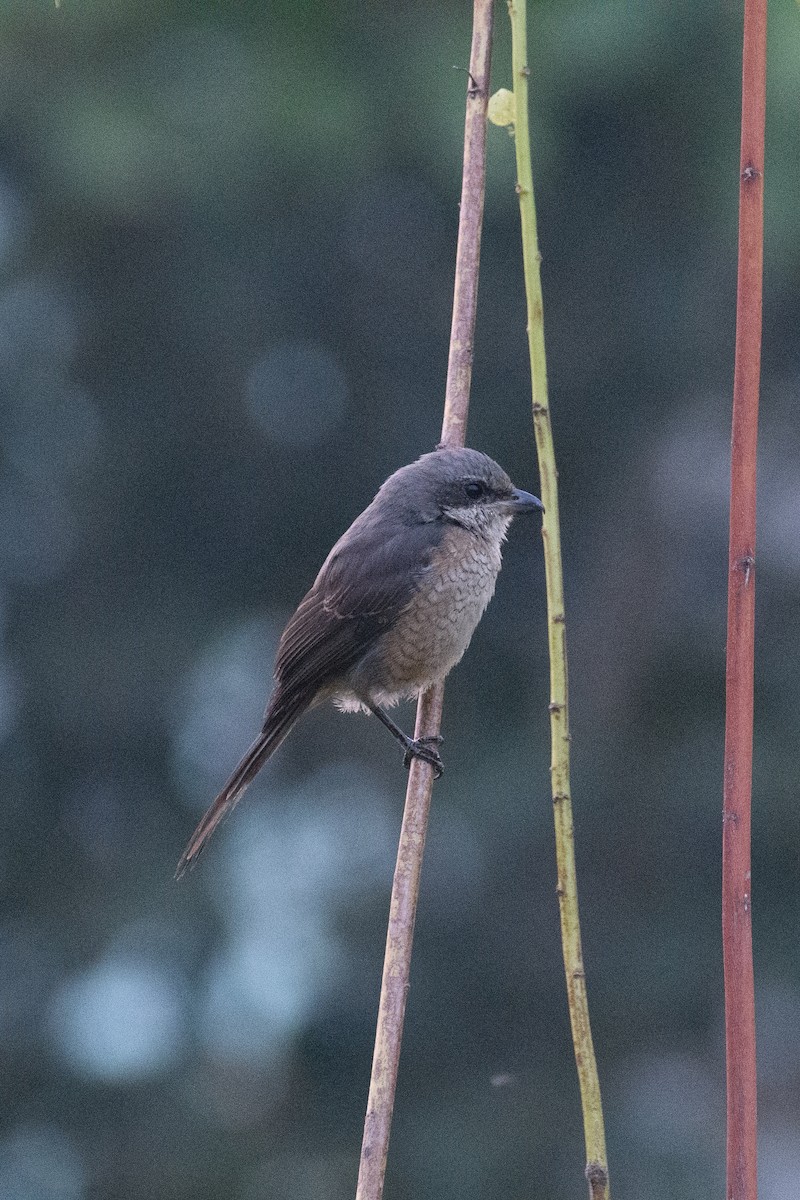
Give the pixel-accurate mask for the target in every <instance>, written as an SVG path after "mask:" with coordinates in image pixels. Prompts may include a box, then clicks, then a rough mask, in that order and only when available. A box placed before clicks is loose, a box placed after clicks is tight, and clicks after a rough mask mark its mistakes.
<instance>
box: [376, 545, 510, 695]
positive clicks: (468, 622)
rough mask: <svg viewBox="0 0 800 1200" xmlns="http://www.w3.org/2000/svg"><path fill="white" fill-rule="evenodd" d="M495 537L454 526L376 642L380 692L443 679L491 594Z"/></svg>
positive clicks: (402, 691)
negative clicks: (477, 534)
mask: <svg viewBox="0 0 800 1200" xmlns="http://www.w3.org/2000/svg"><path fill="white" fill-rule="evenodd" d="M500 565H501V558H500V543H499V541H498V542H497V543H496V544H495V543H494V542H491V541H488V540H487V539H484V538H479V537H475V535H474V534H472V533H469V532H467V531H466V530H462V529H459V528H458V527H454V528H453V530H452V532H450V531H448V535H447V536H446V537H445V538H444V539H443V541H442V545H441V546H440V547H439V549H438V550H437V552H436V554H435V555H434V556H433V559H432V561H431V564H430V566H429V567H428V568H427V569H426V571H425V572H424V574H423V576H422V577H421V579H420V581H419V586H418V589H417V591H416V592H415V594H414V596H413V597H412V599H411V600H410V602H409V603H408V605H407V606H406V607H405V609H404V610H403V611H402V612H401V613H400V614H399V616H398V617H397V619H396V621H395V622H394V624H393V626H392V628H391V629H390V630H388V631H387V632H386V634H384V636H383V638H382V639H381V645H380V674H381V676H382V679H381V684H382V685H383V686H382V687H381V689H380V690H381V691H382V692H384V693H385V696H384V698H389V697H391V696H392V695H396V696H398V697H399V696H403V695H413V694H415V693H416V692H418V691H420V690H421V689H422V688H425V687H428V686H430V684H431V683H434V682H438V681H439V680H441V679H444V677H445V675H447V673H448V671H450V670H451V668H452V667H454V666H455V665H456V663H457V662H458V661H459V659H460V658H461V656H462V655H463V654H464V651H465V650H466V649H467V646H468V645H469V643H470V639H471V638H472V635H473V633H474V632H475V627H476V625H477V624H478V622H479V621H480V619H481V617H482V616H483V613H484V611H485V609H486V606H487V604H488V603H489V601H490V600H491V598H492V595H493V594H494V588H495V583H496V581H497V573H498V571H499V570H500Z"/></svg>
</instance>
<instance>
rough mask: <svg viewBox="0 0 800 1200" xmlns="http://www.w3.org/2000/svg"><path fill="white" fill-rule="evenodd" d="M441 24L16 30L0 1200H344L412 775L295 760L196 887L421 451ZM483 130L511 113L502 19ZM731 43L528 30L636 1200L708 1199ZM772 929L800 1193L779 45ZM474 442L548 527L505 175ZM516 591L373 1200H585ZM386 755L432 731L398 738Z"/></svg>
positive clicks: (440, 183)
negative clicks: (323, 630) (238, 779)
mask: <svg viewBox="0 0 800 1200" xmlns="http://www.w3.org/2000/svg"><path fill="white" fill-rule="evenodd" d="M469 19H470V13H469V6H468V5H466V4H458V5H456V4H454V3H444V4H439V5H435V6H433V5H430V4H426V3H409V4H404V5H398V6H394V7H391V6H388V7H387V6H386V5H382V4H377V3H368V4H355V3H340V4H337V5H330V6H324V5H311V4H307V5H297V4H288V3H273V4H267V5H264V4H263V3H259V4H255V3H250V4H240V5H235V6H232V5H222V4H219V3H208V2H207V3H199V4H194V5H191V6H188V5H185V4H178V3H172V4H170V3H166V4H159V5H156V4H153V3H140V2H139V3H135V4H134V3H126V2H120V3H117V4H114V5H108V4H102V3H89V2H88V0H61V4H60V6H59V7H58V8H56V7H55V6H54V5H53V4H52V3H50V2H45V0H6V3H5V4H4V5H2V6H1V7H0V47H2V49H0V63H2V70H0V404H2V413H3V420H2V422H0V437H2V451H3V459H2V464H3V471H2V478H0V599H1V600H2V617H3V641H2V647H1V648H0V738H2V741H1V742H0V777H2V793H3V796H4V797H5V803H4V805H3V808H2V818H1V819H2V838H0V894H1V895H2V914H1V915H0V1034H1V1035H2V1036H0V1111H2V1128H0V1195H2V1196H3V1197H8V1198H9V1200H32V1198H35V1200H84V1198H86V1200H88V1198H90V1197H91V1198H92V1200H117V1198H119V1200H122V1198H123V1197H125V1198H126V1200H127V1198H128V1197H131V1196H136V1195H143V1196H152V1197H158V1198H159V1200H201V1198H206V1197H208V1198H211V1197H217V1196H226V1197H236V1198H241V1200H262V1197H269V1198H270V1200H309V1198H313V1200H339V1197H346V1196H348V1195H351V1194H352V1192H353V1189H354V1182H355V1174H356V1161H357V1154H358V1146H359V1141H360V1124H361V1120H362V1115H363V1107H364V1103H365V1098H366V1088H367V1080H368V1074H369V1063H370V1053H371V1038H372V1032H373V1026H374V1016H375V1009H376V1004H377V992H378V986H379V976H380V962H381V955H382V950H383V928H384V922H385V916H386V910H387V903H388V894H389V886H390V878H391V870H392V855H393V844H394V841H395V838H396V833H397V828H398V825H399V817H400V807H401V803H402V794H403V787H404V782H405V781H404V776H403V773H402V770H401V769H400V766H399V763H398V761H397V758H396V755H395V753H394V748H393V746H392V745H391V744H390V742H389V739H388V738H387V737H386V736H385V735H384V733H383V731H381V730H379V729H376V728H374V722H369V721H366V720H361V719H358V718H353V717H349V718H348V717H344V716H341V715H339V714H336V713H333V712H331V713H318V714H314V715H313V716H312V717H310V718H309V719H308V720H307V721H305V722H304V723H303V725H301V727H300V728H298V730H297V731H296V732H295V733H294V734H293V735H292V738H291V739H290V740H289V741H288V742H287V743H286V746H285V747H284V748H283V749H282V750H281V753H280V755H279V756H278V758H277V759H276V760H275V761H274V762H273V763H272V764H270V767H269V769H268V770H267V771H266V772H265V778H264V779H263V781H261V782H259V784H258V785H256V786H254V788H253V789H252V793H251V794H249V795H248V798H247V800H246V802H245V803H244V804H243V805H242V806H241V809H240V810H239V811H237V813H236V815H235V818H234V819H233V820H232V821H231V823H230V825H229V826H228V828H227V829H226V830H225V831H224V832H223V834H222V835H221V836H220V838H219V840H218V843H217V844H216V845H214V846H213V848H212V849H211V850H210V852H209V854H208V855H207V856H206V858H205V859H204V861H203V862H202V865H201V867H200V868H199V870H198V871H197V872H195V873H194V874H193V875H192V877H191V878H189V879H188V880H186V881H184V883H183V884H182V885H180V886H177V885H175V884H174V883H173V882H172V870H173V868H174V864H175V862H176V861H177V858H178V855H179V853H180V851H181V849H182V847H183V845H184V843H185V841H186V838H187V837H188V835H189V833H190V831H191V828H192V826H193V823H194V821H195V819H196V816H197V814H198V813H199V811H201V810H202V809H203V808H204V807H205V805H206V804H207V803H208V802H209V800H210V799H211V798H212V796H213V794H214V792H215V790H216V789H217V787H218V786H219V784H220V783H221V782H222V781H223V780H224V778H225V776H226V774H227V772H228V770H229V769H230V768H231V767H232V766H233V764H234V763H235V761H236V759H237V757H238V755H239V754H240V752H241V751H242V750H243V749H244V748H245V747H246V745H247V744H248V742H249V740H250V737H251V735H252V733H253V732H254V730H255V728H256V727H257V723H258V720H259V717H260V712H261V708H262V706H263V703H264V701H265V699H266V696H267V693H268V690H269V678H270V670H271V661H272V653H273V651H274V646H275V641H276V638H277V636H278V634H279V631H280V628H281V624H282V622H283V621H284V620H285V618H286V616H287V615H288V613H289V612H290V611H291V608H292V606H293V605H294V604H295V603H296V602H297V600H298V599H299V597H300V596H301V595H302V593H303V591H304V590H305V588H306V587H307V586H308V585H309V583H310V582H311V580H312V579H313V577H314V574H315V572H316V570H317V568H318V566H319V564H320V562H321V561H322V559H323V558H324V556H325V554H326V552H327V550H328V548H329V546H330V545H331V543H332V542H333V540H334V539H335V538H336V537H337V536H338V535H339V533H341V532H342V530H343V529H344V528H345V527H346V525H347V524H348V523H349V521H350V520H351V519H352V518H353V517H354V516H355V515H356V514H357V513H358V511H360V509H361V508H362V507H363V506H364V505H365V504H366V503H367V502H368V501H369V499H370V498H371V496H372V495H373V493H374V491H375V489H376V488H377V486H378V485H379V484H380V482H381V481H382V479H383V478H384V477H385V476H386V475H387V474H388V473H389V471H391V470H393V469H394V468H395V467H397V466H399V465H400V464H401V463H403V462H406V461H409V460H410V459H412V458H414V457H416V456H417V455H418V454H420V453H422V452H424V451H425V450H428V449H430V448H431V446H432V445H433V444H434V443H435V441H436V438H437V436H438V431H439V426H440V419H441V402H442V395H443V382H444V374H445V366H446V356H447V338H448V332H449V320H450V303H451V286H452V273H453V254H454V246H455V232H456V224H457V213H458V209H457V202H458V194H459V185H460V163H461V136H462V126H463V102H464V89H465V75H464V72H463V70H461V69H459V70H453V67H454V66H455V67H458V68H463V67H464V66H465V65H466V62H467V60H468V52H469ZM497 19H498V36H497V46H496V52H495V70H494V80H495V86H501V85H508V83H509V82H510V80H509V68H508V59H509V45H508V31H507V29H506V21H505V14H504V11H503V8H502V5H498V12H497ZM740 19H741V14H740V12H739V9H738V7H737V6H717V5H712V4H710V3H700V4H696V5H683V6H680V5H679V6H675V5H671V4H666V3H662V2H660V0H646V2H645V3H642V4H639V5H631V4H627V3H621V2H617V0H615V2H612V3H609V2H608V0H606V2H603V3H600V2H599V0H598V2H590V3H582V4H578V3H571V2H570V3H566V2H564V0H550V2H548V3H544V2H543V3H539V4H533V5H532V6H531V15H530V30H531V34H530V38H531V53H532V58H531V68H532V90H533V95H534V97H535V101H534V111H533V113H532V123H533V132H534V139H535V148H534V152H535V167H536V178H537V189H538V193H537V203H538V209H539V223H540V237H541V242H542V248H543V254H544V287H545V305H546V326H547V337H548V354H549V370H550V384H551V396H552V402H553V411H554V423H555V435H556V445H557V451H558V455H559V466H560V474H561V485H562V504H563V522H564V538H565V552H566V575H567V601H568V622H569V625H568V628H569V637H570V652H571V694H572V701H573V735H574V756H575V757H574V793H575V807H576V826H577V844H578V859H579V872H580V885H581V895H582V905H583V922H584V939H585V952H586V961H587V966H588V972H589V981H590V1000H591V1004H592V1015H593V1022H594V1032H595V1040H596V1044H597V1048H598V1055H599V1061H600V1068H601V1073H602V1078H603V1083H604V1096H605V1104H606V1110H607V1123H608V1132H609V1142H610V1146H609V1149H610V1161H611V1167H612V1172H613V1174H612V1182H613V1188H614V1195H615V1196H616V1197H617V1200H633V1198H634V1197H636V1198H637V1200H639V1198H641V1197H645V1198H647V1200H667V1198H669V1200H705V1198H706V1197H707V1196H708V1195H710V1194H712V1192H714V1191H717V1192H718V1191H719V1190H720V1189H721V1186H722V1162H723V1139H724V1133H723V1120H724V1109H723V1096H724V1079H723V1044H722V984H721V962H720V950H719V899H718V894H719V844H720V836H719V835H720V819H719V814H720V805H721V777H720V771H721V759H722V721H723V669H724V640H725V636H724V619H725V585H726V509H727V454H728V422H729V407H730V392H731V377H732V350H733V331H734V301H735V245H736V203H737V172H738V91H739V75H740V58H739V55H740V47H739V38H740ZM770 20H771V30H770V80H769V97H768V163H767V175H766V184H767V192H766V195H767V241H766V263H767V275H766V291H765V324H764V360H763V363H764V372H763V420H762V463H761V476H760V488H761V491H760V525H759V565H758V580H759V585H758V662H757V708H758V716H757V730H756V763H755V815H754V860H755V861H754V889H753V890H754V903H755V907H754V919H755V937H756V968H757V977H758V1014H759V1034H760V1049H761V1072H762V1079H761V1097H760V1104H761V1117H762V1127H763V1145H762V1180H761V1184H762V1186H761V1195H762V1198H763V1200H778V1198H780V1200H784V1197H786V1196H787V1195H791V1194H792V1193H793V1191H794V1188H795V1186H796V1184H795V1180H796V1178H797V1172H798V1169H800V1128H798V1117H797V1113H798V1097H799V1095H800V1055H799V1054H798V1052H797V1050H796V1046H797V1045H798V1044H800V1042H799V1041H798V1038H797V1028H798V1023H799V1022H800V972H799V971H798V966H797V962H796V955H795V953H794V946H795V942H796V940H797V923H798V904H797V862H798V851H797V847H798V840H799V839H800V828H798V816H797V813H798V805H797V803H796V799H797V790H798V786H797V780H798V771H797V766H796V763H797V757H798V754H797V752H798V740H799V735H798V723H797V713H798V710H799V709H800V673H798V668H797V647H798V644H800V604H799V603H798V589H799V587H800V538H799V537H798V530H799V529H800V482H799V481H798V473H797V462H798V458H799V457H800V434H799V433H798V424H797V419H796V395H797V388H798V378H799V375H800V369H799V368H800V362H799V358H798V340H797V332H796V313H797V307H798V299H799V297H798V292H799V291H800V253H799V251H798V247H799V246H800V241H799V240H798V238H797V235H796V207H797V206H796V197H797V194H798V156H797V145H798V141H799V140H800V139H799V138H798V111H800V105H798V100H800V70H798V66H800V62H799V60H800V40H799V39H798V13H797V9H796V6H794V5H788V4H787V5H784V6H782V7H781V6H778V5H776V6H774V7H773V11H772V13H771V16H770ZM489 139H490V176H489V184H488V199H487V211H486V228H485V235H484V244H483V264H482V278H481V292H480V314H479V327H478V333H477V346H476V363H475V375H474V389H473V408H472V414H471V418H470V420H471V427H470V438H469V440H470V442H471V444H473V445H476V446H478V447H480V448H482V449H485V450H487V451H488V452H489V453H491V454H493V455H494V456H495V457H497V458H498V459H499V460H500V461H501V462H502V463H503V464H504V466H506V467H507V469H508V470H509V472H510V473H511V474H512V476H513V477H514V478H515V480H516V481H517V482H518V483H519V484H520V486H523V487H530V488H534V489H535V483H536V481H535V477H534V463H535V455H534V451H533V441H532V436H531V429H530V418H529V412H528V399H529V385H528V380H527V378H526V371H527V359H526V351H525V342H524V320H525V317H524V301H523V293H522V279H521V267H520V262H519V244H518V242H519V233H518V218H517V211H516V204H515V198H514V193H513V184H514V177H513V155H512V152H511V146H510V144H509V142H508V138H507V135H506V134H505V133H504V132H503V131H500V130H496V129H490V131H489ZM543 596H544V593H543V580H542V574H541V562H540V554H539V547H538V543H537V541H536V539H535V538H533V539H531V538H530V537H526V535H525V531H523V530H520V529H517V530H515V531H514V532H513V534H512V537H511V540H510V543H509V545H508V548H507V552H506V566H505V569H504V572H503V575H502V576H501V580H500V585H499V589H498V595H497V597H496V599H495V601H494V602H493V604H492V607H491V608H490V610H489V613H488V614H487V616H486V618H485V620H484V622H483V624H482V626H481V628H480V630H479V632H478V634H477V635H476V638H475V642H474V645H473V646H472V648H471V650H470V653H469V655H468V656H467V658H466V659H465V661H464V663H463V664H462V665H461V666H460V667H459V668H458V671H457V672H456V673H455V674H454V675H453V676H452V678H451V681H450V682H449V684H448V690H447V701H446V712H445V734H446V736H447V745H446V747H445V750H446V760H447V764H448V772H447V775H446V777H445V778H444V779H443V780H442V782H441V783H439V784H437V787H436V792H435V803H434V813H433V821H432V828H431V834H430V842H429V847H428V851H427V861H426V867H425V873H424V880H423V896H422V904H421V910H420V916H419V921H418V935H417V947H416V958H415V966H414V972H413V987H412V993H411V999H410V1004H409V1012H408V1023H407V1037H406V1044H405V1048H404V1058H403V1064H402V1073H401V1082H400V1090H399V1095H398V1102H397V1110H396V1111H397V1119H396V1127H395V1131H394V1135H393V1141H392V1148H391V1154H390V1163H389V1175H388V1180H387V1196H391V1197H392V1198H393V1200H400V1198H401V1197H412V1196H413V1197H414V1198H415V1200H427V1198H430V1200H433V1198H434V1197H435V1198H436V1200H447V1198H449V1197H456V1196H458V1197H459V1200H472V1198H474V1200H478V1198H480V1200H495V1198H496V1200H500V1197H509V1196H515V1197H516V1196H523V1195H525V1196H534V1197H535V1196H548V1197H552V1198H555V1197H561V1196H563V1197H567V1196H573V1195H576V1194H582V1189H583V1188H584V1186H585V1185H584V1182H583V1180H582V1176H581V1172H582V1162H583V1160H582V1146H581V1133H580V1120H579V1109H578V1096H577V1085H576V1082H575V1077H574V1070H573V1067H572V1063H571V1046H570V1041H569V1031H568V1022H567V1014H566V1004H565V999H564V989H563V980H562V974H561V970H562V969H561V962H560V951H559V944H558V932H557V930H558V917H557V907H556V900H555V893H554V886H555V868H554V863H553V847H552V829H551V811H550V801H549V786H548V775H547V769H548V756H549V750H548V745H547V713H546V705H547V664H546V658H545V636H544V634H545V627H544V616H543ZM406 719H407V721H408V722H410V720H411V716H410V714H409V715H407V717H406Z"/></svg>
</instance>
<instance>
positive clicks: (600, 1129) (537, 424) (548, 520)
mask: <svg viewBox="0 0 800 1200" xmlns="http://www.w3.org/2000/svg"><path fill="white" fill-rule="evenodd" d="M525 7H526V6H525V0H509V5H508V11H509V15H510V18H511V32H512V65H513V73H514V97H515V123H514V124H515V130H514V132H515V137H514V142H515V146H516V158H517V194H518V196H519V208H520V218H521V222H522V253H523V260H524V270H525V297H526V301H527V310H528V349H529V353H530V363H531V381H532V398H533V424H534V430H535V434H536V449H537V454H538V458H539V473H540V476H541V495H542V501H543V503H544V506H545V515H544V521H543V526H542V537H543V539H544V562H545V574H546V583H547V630H548V643H549V650H550V734H551V766H550V772H551V786H552V794H553V811H554V816H555V831H556V861H557V868H558V903H559V912H560V917H561V941H562V948H563V954H564V970H565V973H566V980H567V998H568V1002H569V1015H570V1022H571V1025H572V1039H573V1044H574V1048H575V1062H576V1065H577V1070H578V1081H579V1084H580V1093H581V1105H582V1109H583V1127H584V1136H585V1141H586V1178H587V1180H588V1182H589V1194H590V1196H591V1197H592V1200H608V1197H609V1183H608V1164H607V1158H606V1145H605V1128H604V1124H603V1107H602V1102H601V1097H600V1081H599V1078H598V1074H597V1063H596V1060H595V1054H594V1046H593V1044H592V1031H591V1026H590V1024H589V1006H588V999H587V994H586V975H585V972H584V967H583V952H582V948H581V930H580V917H579V910H578V884H577V876H576V872H575V844H574V838H573V829H572V800H571V794H570V774H569V751H570V734H569V707H568V676H567V632H566V623H565V612H564V578H563V570H562V565H561V530H560V523H559V516H558V473H557V471H556V459H555V449H554V446H553V432H552V427H551V423H550V407H549V404H548V398H547V363H546V358H545V345H544V308H543V303H542V283H541V272H540V263H541V255H540V253H539V245H538V238H537V232H536V207H535V203H534V194H533V174H532V170H531V144H530V130H529V125H528V78H529V75H530V71H529V69H528V49H527V29H526V12H525Z"/></svg>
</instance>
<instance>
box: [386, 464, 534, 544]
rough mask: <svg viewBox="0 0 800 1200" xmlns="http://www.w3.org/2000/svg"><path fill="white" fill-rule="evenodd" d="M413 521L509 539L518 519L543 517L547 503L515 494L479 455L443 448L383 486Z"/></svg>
mask: <svg viewBox="0 0 800 1200" xmlns="http://www.w3.org/2000/svg"><path fill="white" fill-rule="evenodd" d="M381 490H382V491H388V490H391V492H392V497H393V499H395V501H396V502H398V503H401V504H402V506H403V509H404V510H405V513H406V514H407V519H409V520H413V521H414V522H417V521H420V520H422V521H424V522H432V521H446V522H450V523H452V524H455V525H460V526H461V527H462V528H464V529H467V530H469V531H470V532H471V533H475V534H478V535H481V536H484V537H500V538H502V537H504V536H505V533H506V530H507V529H508V526H509V524H510V523H511V520H512V518H513V517H515V516H516V515H517V514H518V513H525V512H542V511H543V510H544V506H543V505H542V502H541V500H539V499H537V497H536V496H532V495H531V494H530V492H523V491H521V490H520V489H519V488H515V487H514V485H513V483H512V482H511V480H510V479H509V477H508V475H507V474H506V472H505V471H504V470H503V468H502V467H501V466H500V465H499V464H498V463H496V462H495V461H494V459H492V458H489V456H488V454H482V453H481V452H480V451H479V450H469V449H466V448H463V449H458V448H448V447H442V448H440V449H439V450H434V451H433V452H432V453H430V454H423V455H422V457H421V458H418V459H417V461H416V462H413V463H411V464H410V465H409V466H407V467H401V469H400V470H399V471H396V472H395V474H394V475H392V476H391V478H390V479H388V480H387V481H386V483H385V484H384V485H383V488H382V489H381Z"/></svg>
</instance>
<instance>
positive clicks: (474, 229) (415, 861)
mask: <svg viewBox="0 0 800 1200" xmlns="http://www.w3.org/2000/svg"><path fill="white" fill-rule="evenodd" d="M492 16H493V12H492V0H475V3H474V12H473V27H472V51H471V55H470V64H469V86H468V88H467V109H466V118H465V123H464V166H463V175H462V186H461V211H460V216H459V224H458V244H457V247H456V276H455V288H454V296H453V322H452V327H451V333H450V352H449V357H448V364H447V387H446V391H445V405H444V419H443V423H442V438H441V440H442V443H443V444H445V445H448V446H463V445H464V438H465V435H466V429H467V411H468V408H469V390H470V382H471V378H472V347H473V341H474V331H475V315H476V312H477V303H478V266H479V262H480V245H481V225H482V220H483V199H484V191H485V182H486V107H487V104H488V100H489V73H490V68H491V49H492ZM443 698H444V689H443V687H442V686H441V685H439V686H437V687H434V688H431V689H429V691H427V692H425V693H424V694H423V695H422V696H420V699H419V704H418V706H417V720H416V727H415V731H414V736H415V737H418V738H419V737H430V736H432V735H435V734H438V732H439V728H440V726H441V721H442V703H443ZM432 786H433V771H432V769H431V767H430V766H429V765H428V764H427V763H425V762H422V761H421V760H420V759H418V758H415V759H413V760H412V763H411V769H410V771H409V778H408V788H407V791H406V803H405V809H404V812H403V823H402V827H401V830H400V842H399V845H398V850H397V865H396V867H395V873H394V881H393V883H392V897H391V901H390V906H389V927H388V930H387V934H386V953H385V956H384V962H383V978H382V981H381V998H380V1002H379V1005H378V1024H377V1029H376V1032H375V1049H374V1053H373V1059H372V1075H371V1078H370V1085H369V1096H368V1099H367V1113H366V1117H365V1119H364V1137H363V1141H362V1145H361V1159H360V1162H359V1170H358V1185H357V1191H356V1200H380V1197H381V1196H382V1194H383V1181H384V1176H385V1173H386V1159H387V1155H388V1152H389V1135H390V1132H391V1124H392V1112H393V1109H394V1097H395V1091H396V1088H397V1072H398V1066H399V1062H400V1045H401V1041H402V1036H403V1022H404V1019H405V1009H406V999H407V996H408V989H409V980H410V975H411V950H412V944H413V939H414V924H415V919H416V913H417V898H418V894H419V881H420V873H421V870H422V856H423V852H424V849H425V836H426V832H427V826H428V813H429V811H430V804H431V789H432Z"/></svg>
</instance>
